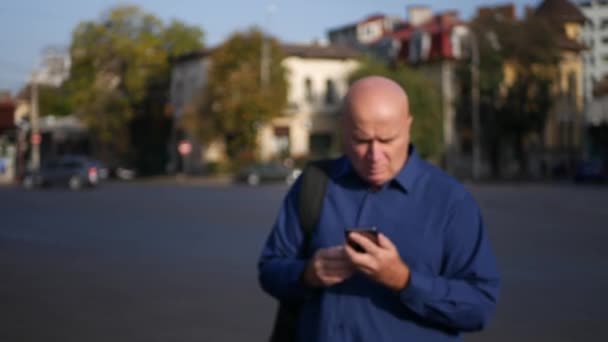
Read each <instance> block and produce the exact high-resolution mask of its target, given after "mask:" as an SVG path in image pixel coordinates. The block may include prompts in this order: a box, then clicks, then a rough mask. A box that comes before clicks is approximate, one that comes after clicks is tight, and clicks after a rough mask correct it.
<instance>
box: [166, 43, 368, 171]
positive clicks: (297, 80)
mask: <svg viewBox="0 0 608 342" xmlns="http://www.w3.org/2000/svg"><path fill="white" fill-rule="evenodd" d="M282 47H283V50H284V52H285V55H286V57H285V58H284V59H283V60H282V61H281V64H282V65H283V66H284V67H285V69H286V71H287V72H286V77H287V84H288V92H287V102H288V104H287V108H284V109H283V110H282V112H281V115H279V116H277V117H275V118H273V119H272V120H271V121H270V122H268V123H266V124H263V125H262V126H260V127H259V129H258V147H259V157H260V159H262V160H269V159H274V158H285V157H292V158H299V157H323V156H328V155H332V154H334V153H337V151H338V150H339V145H340V143H339V132H338V130H337V128H338V125H337V120H338V110H339V107H340V102H341V100H342V97H343V96H344V94H345V93H346V91H347V89H348V76H349V75H350V73H352V72H353V71H354V70H355V69H356V68H357V66H358V62H357V61H356V57H357V56H358V53H357V52H356V51H354V50H352V49H350V48H347V47H344V46H336V45H319V44H308V45H302V44H301V45H296V44H282ZM210 56H211V51H209V50H206V51H198V52H193V53H190V54H186V55H183V56H180V57H178V58H176V60H174V63H173V70H172V78H171V90H170V104H171V108H172V112H173V121H174V130H173V132H174V134H173V138H172V141H171V143H170V144H169V149H170V151H171V153H170V155H171V156H172V158H171V159H172V161H171V162H170V165H169V166H168V170H169V171H178V170H184V168H187V169H188V170H189V171H191V172H196V171H202V170H203V169H204V165H205V163H207V162H219V161H222V160H223V159H224V158H225V154H224V152H223V149H224V147H223V144H222V143H221V142H219V141H218V142H215V143H211V144H208V145H206V146H203V145H201V144H199V143H197V139H196V138H195V137H192V136H188V133H187V132H185V131H183V130H181V129H180V128H179V127H181V124H180V120H182V118H183V115H184V113H185V112H186V111H188V110H190V109H194V107H195V106H196V104H197V103H196V102H197V101H198V99H199V98H200V97H201V96H202V93H203V92H204V88H205V86H206V84H207V75H208V72H209V70H210V68H212V64H211V58H210ZM180 141H188V142H189V143H190V144H191V146H192V152H191V153H190V154H189V156H185V157H183V158H180V155H179V154H178V152H177V150H178V149H177V146H178V144H179V142H180ZM180 163H181V165H180ZM184 164H186V165H184Z"/></svg>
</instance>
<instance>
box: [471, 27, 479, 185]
mask: <svg viewBox="0 0 608 342" xmlns="http://www.w3.org/2000/svg"><path fill="white" fill-rule="evenodd" d="M470 43H471V107H472V110H471V120H472V124H473V179H474V180H479V178H480V177H481V120H480V118H479V45H478V42H477V36H476V35H475V33H474V32H473V31H472V30H471V31H470Z"/></svg>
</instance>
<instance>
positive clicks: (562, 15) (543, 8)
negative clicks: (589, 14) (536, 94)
mask: <svg viewBox="0 0 608 342" xmlns="http://www.w3.org/2000/svg"><path fill="white" fill-rule="evenodd" d="M535 15H536V16H538V17H542V18H544V19H545V20H547V21H548V22H549V23H550V24H551V25H552V26H553V27H554V29H555V30H556V32H557V33H558V36H557V44H558V47H559V48H560V50H561V60H560V64H559V66H558V72H557V77H558V78H557V81H556V84H555V87H554V92H555V94H556V95H557V100H556V103H555V106H554V108H553V110H552V111H551V112H550V113H549V116H548V118H547V122H546V125H545V130H544V148H545V156H544V160H545V161H546V163H547V164H548V166H549V167H555V166H556V164H560V163H561V164H569V163H571V162H573V161H574V159H576V158H578V157H580V153H581V149H582V144H583V133H584V129H585V122H584V121H585V120H584V117H583V88H584V87H583V72H584V67H583V57H582V52H583V51H584V50H585V49H586V47H585V46H584V45H583V44H581V43H580V42H581V41H582V36H581V34H582V28H583V25H584V24H585V22H586V20H587V19H586V17H585V16H584V15H583V13H582V12H581V11H580V9H579V8H578V7H577V6H576V5H574V4H573V3H572V2H570V1H568V0H544V1H543V2H542V3H541V4H540V5H539V6H538V7H537V8H536V11H535Z"/></svg>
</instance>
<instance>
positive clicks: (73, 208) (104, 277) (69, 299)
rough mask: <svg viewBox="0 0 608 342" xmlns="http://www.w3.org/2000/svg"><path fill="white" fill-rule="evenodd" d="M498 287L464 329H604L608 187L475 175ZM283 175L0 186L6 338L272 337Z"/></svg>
mask: <svg viewBox="0 0 608 342" xmlns="http://www.w3.org/2000/svg"><path fill="white" fill-rule="evenodd" d="M470 189H471V191H472V192H473V194H474V195H475V197H476V198H477V199H478V201H479V203H480V205H481V207H482V210H483V213H484V218H485V221H486V224H487V226H488V230H489V234H490V236H491V239H492V242H493V245H494V248H495V250H496V253H497V255H498V258H499V263H500V268H501V272H502V275H503V279H504V280H503V283H504V285H503V290H502V296H501V300H500V303H499V307H498V311H497V314H496V317H495V319H494V320H493V321H492V323H491V325H490V327H489V329H488V330H487V331H485V332H482V333H478V334H471V335H467V336H466V337H465V340H466V341H499V342H501V341H555V342H560V341H608V330H607V329H606V326H607V325H608V309H607V307H608V292H607V289H608V248H606V244H607V243H608V188H606V187H604V188H593V187H575V186H572V185H560V186H549V185H483V186H472V187H470ZM285 191H286V188H285V187H283V186H266V187H260V188H247V187H239V186H200V185H199V186H188V185H187V183H184V184H167V183H162V184H161V183H147V184H144V183H133V184H119V183H114V184H107V185H106V186H104V187H101V188H99V189H97V190H94V191H84V192H76V193H73V192H69V191H67V190H61V189H53V190H50V191H34V192H26V191H22V190H20V189H17V188H6V187H4V188H2V187H0V341H1V342H13V341H28V342H29V341H32V342H38V341H61V342H69V341H75V342H82V341H87V342H94V341H113V342H121V341H125V342H127V341H128V342H135V341H142V342H144V341H145V342H150V341H159V342H160V341H162V342H168V341H184V342H186V341H264V340H265V339H266V337H267V334H268V331H269V329H270V325H271V323H272V318H273V315H274V310H275V303H274V301H273V300H272V299H270V298H269V297H268V296H266V295H265V294H264V293H262V291H261V290H260V289H259V287H258V284H257V279H256V261H257V257H258V253H259V251H260V248H261V245H262V243H263V241H264V239H265V234H266V233H267V231H268V229H269V227H270V225H271V224H272V221H273V220H274V215H275V214H276V213H277V211H278V206H279V204H280V202H281V200H282V198H283V196H284V194H285Z"/></svg>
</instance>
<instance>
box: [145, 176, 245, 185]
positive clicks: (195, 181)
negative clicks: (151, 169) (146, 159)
mask: <svg viewBox="0 0 608 342" xmlns="http://www.w3.org/2000/svg"><path fill="white" fill-rule="evenodd" d="M134 182H136V183H141V184H146V183H149V184H171V185H176V184H177V185H185V186H209V185H211V186H227V185H231V184H233V183H234V181H233V179H232V176H230V175H222V176H198V175H194V176H193V175H166V176H153V177H144V178H139V179H136V180H134Z"/></svg>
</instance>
